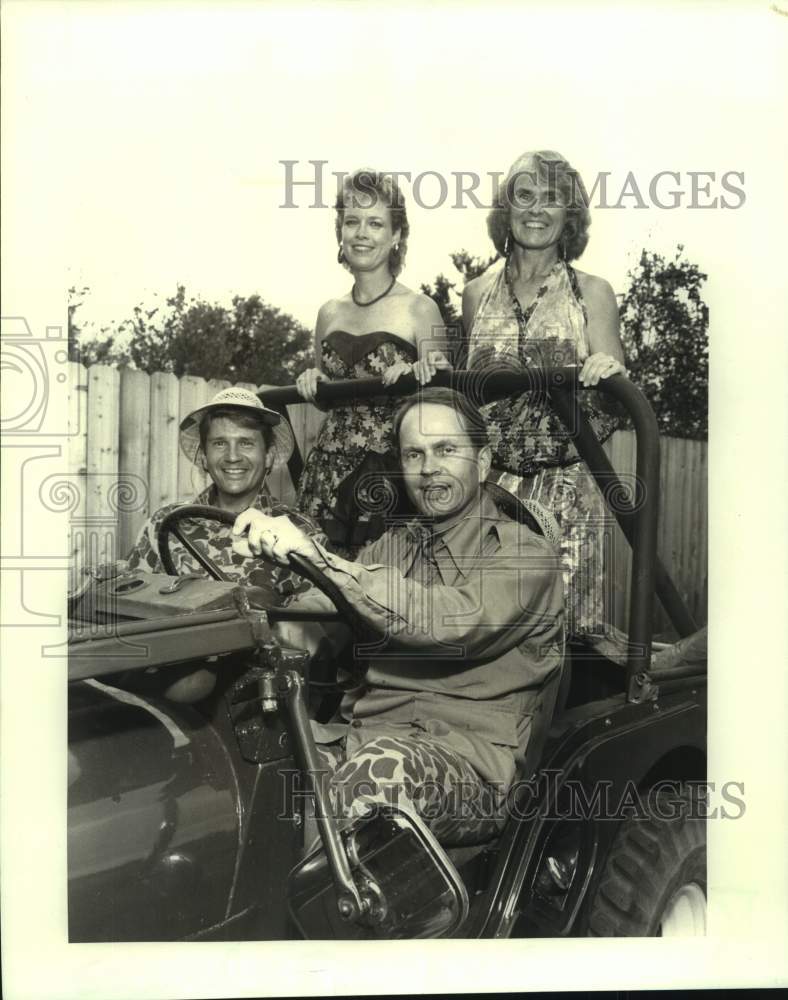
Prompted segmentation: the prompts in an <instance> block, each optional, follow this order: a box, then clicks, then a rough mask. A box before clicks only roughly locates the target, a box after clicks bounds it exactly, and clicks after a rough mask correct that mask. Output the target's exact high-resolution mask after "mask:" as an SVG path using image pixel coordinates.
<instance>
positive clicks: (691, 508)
mask: <svg viewBox="0 0 788 1000" xmlns="http://www.w3.org/2000/svg"><path fill="white" fill-rule="evenodd" d="M70 368H71V372H70V375H71V382H70V397H69V399H70V407H69V421H70V425H71V427H70V430H71V438H70V440H71V449H70V456H69V465H70V477H69V478H70V479H72V480H73V483H74V486H75V489H74V490H73V491H72V492H73V494H74V497H75V499H74V503H73V506H72V508H71V526H72V530H71V554H72V560H73V565H74V568H75V573H78V572H79V569H80V567H81V566H82V565H84V564H90V563H95V562H100V561H105V560H111V559H115V558H119V557H122V556H124V555H126V554H127V553H128V551H129V549H130V548H131V546H132V544H133V543H134V540H135V538H136V536H137V533H138V532H139V529H140V527H141V526H142V524H143V523H144V522H145V519H146V518H147V517H148V516H149V514H151V513H152V512H153V511H155V510H157V509H158V508H159V507H161V506H163V505H164V504H167V503H171V502H173V501H176V500H190V499H192V498H193V497H194V496H195V494H196V493H198V492H199V491H200V490H202V489H203V488H204V487H205V485H206V478H205V475H204V474H203V473H202V472H201V471H200V470H198V469H197V468H196V467H195V466H194V465H192V464H191V463H190V462H189V461H188V460H187V459H186V457H185V456H184V455H183V454H182V453H181V452H180V449H179V447H178V425H179V423H180V421H181V419H182V418H183V417H184V416H185V415H186V414H187V413H189V412H191V411H192V410H193V409H194V408H195V407H197V406H199V405H200V404H202V403H205V402H208V401H209V400H210V399H211V398H212V397H213V396H214V394H215V393H217V392H218V391H219V390H220V389H222V388H225V387H226V386H229V385H230V384H231V383H229V382H222V381H218V380H212V381H205V380H204V379H201V378H196V377H194V376H184V377H183V378H181V379H177V378H176V377H175V376H174V375H171V374H164V373H156V374H154V375H150V376H149V375H146V374H145V373H144V372H139V371H134V370H132V369H120V370H119V369H116V368H110V367H105V366H102V365H93V366H92V367H90V368H88V369H86V368H84V367H83V366H82V365H80V364H76V363H72V364H71V365H70ZM241 384H242V385H244V383H241ZM244 387H245V388H250V389H254V388H255V387H254V386H246V385H244ZM288 414H289V416H290V420H291V423H292V426H293V431H294V433H295V437H296V440H297V441H298V444H299V447H300V449H301V454H302V455H306V454H307V452H308V451H309V449H310V448H311V447H312V445H313V444H314V441H315V438H316V436H317V433H318V430H319V428H320V425H321V423H322V421H323V419H324V414H323V413H322V412H320V411H319V410H317V409H316V408H315V407H313V406H310V405H307V404H302V405H296V406H290V407H288ZM605 451H606V452H607V454H608V456H609V457H610V459H611V461H612V463H613V465H614V467H615V468H616V470H617V471H618V472H619V473H621V474H622V475H623V476H624V477H630V476H634V469H635V436H634V433H632V432H631V431H617V432H616V433H615V434H614V435H613V436H612V437H611V439H610V440H609V441H608V442H607V443H606V445H605ZM706 452H707V448H706V444H705V442H702V441H685V440H682V439H679V438H663V439H662V467H661V477H660V491H661V492H660V497H661V501H660V518H659V535H658V551H659V554H660V556H661V558H662V560H663V562H664V563H665V565H666V566H667V568H668V571H669V572H670V573H671V575H672V577H673V579H674V582H675V584H676V586H677V588H678V590H679V592H680V593H681V595H682V596H683V598H684V599H685V601H686V602H687V604H688V606H689V608H690V610H691V611H692V612H693V614H694V615H695V617H696V618H697V619H698V621H699V622H700V623H705V621H706V562H707V507H708V504H707V455H706ZM269 485H270V488H271V492H272V493H273V494H274V495H275V496H278V497H279V498H280V499H281V500H282V501H284V502H285V503H292V502H293V500H294V498H295V488H294V484H293V482H292V481H291V478H290V474H289V472H288V471H287V468H286V467H281V468H277V469H275V470H274V472H273V474H272V476H270V477H269ZM608 545H609V561H610V564H612V566H614V571H613V572H612V573H608V581H609V584H608V585H609V587H610V601H611V607H612V608H613V620H614V622H615V624H617V625H618V626H619V627H621V628H625V627H626V620H627V613H628V606H629V580H630V562H631V560H630V552H629V546H628V545H627V543H626V541H625V540H624V538H623V535H622V534H621V531H620V529H619V528H618V526H615V528H614V529H613V530H612V532H610V534H609V538H608ZM655 626H656V629H657V631H658V632H660V631H663V630H665V629H666V628H667V619H666V617H665V616H664V614H663V613H662V612H661V610H659V609H658V612H657V616H656V620H655Z"/></svg>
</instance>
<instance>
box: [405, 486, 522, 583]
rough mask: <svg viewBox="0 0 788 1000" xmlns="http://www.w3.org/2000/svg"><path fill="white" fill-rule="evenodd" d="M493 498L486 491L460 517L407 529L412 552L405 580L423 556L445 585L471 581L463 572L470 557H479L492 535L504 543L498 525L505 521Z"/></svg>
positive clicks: (418, 522) (416, 525)
mask: <svg viewBox="0 0 788 1000" xmlns="http://www.w3.org/2000/svg"><path fill="white" fill-rule="evenodd" d="M505 519H506V517H505V515H503V514H501V512H500V511H499V510H498V508H497V507H496V506H495V503H494V502H493V500H492V498H491V497H490V496H489V495H488V494H487V493H486V492H484V490H482V493H481V495H480V497H479V500H478V501H477V502H476V503H475V504H473V505H472V506H471V507H470V508H468V509H466V510H465V511H463V512H461V513H460V514H459V515H458V516H456V517H453V518H447V520H446V521H439V522H438V523H437V524H435V523H433V522H430V521H426V520H424V521H412V522H411V523H410V524H409V525H408V526H407V531H408V534H409V536H410V539H411V550H410V552H409V554H408V556H407V568H404V567H403V572H404V575H405V576H408V575H409V574H410V573H411V572H412V571H413V568H414V565H415V563H416V561H417V560H418V559H419V557H420V556H421V557H422V558H424V559H429V560H432V561H433V562H434V563H435V565H436V567H437V569H438V572H439V573H440V577H441V580H442V581H443V583H444V584H447V585H451V584H452V583H453V582H454V581H455V580H456V579H457V578H458V576H461V577H463V578H467V575H468V574H467V572H466V569H465V568H463V566H464V564H465V563H466V562H467V559H468V556H472V555H479V554H480V553H481V552H482V549H483V543H484V541H485V539H486V538H487V537H488V535H489V534H490V532H491V531H492V532H494V534H495V536H496V538H497V540H498V541H499V542H500V535H499V534H498V525H499V524H500V523H501V521H502V520H505Z"/></svg>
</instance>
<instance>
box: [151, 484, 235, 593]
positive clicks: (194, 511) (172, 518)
mask: <svg viewBox="0 0 788 1000" xmlns="http://www.w3.org/2000/svg"><path fill="white" fill-rule="evenodd" d="M195 518H199V519H202V520H204V521H218V522H219V524H227V525H229V526H230V527H232V525H234V524H235V518H236V515H235V514H231V513H230V511H228V510H222V509H221V507H210V506H208V505H207V504H198V503H193V504H187V505H186V506H185V507H176V508H175V510H171V511H170V513H169V514H167V516H166V517H165V518H164V520H163V521H162V522H161V525H160V526H159V531H158V534H157V536H156V546H157V548H158V550H159V558H160V559H161V562H162V566H164V570H165V572H166V573H167V575H168V576H178V571H177V570H176V568H175V563H174V562H173V559H172V553H171V552H170V535H175V537H176V538H177V539H178V541H179V542H180V543H181V545H182V546H183V547H184V548H185V549H186V551H187V552H188V553H189V555H191V556H192V557H193V558H194V559H196V560H197V562H198V563H199V564H200V566H202V568H203V569H204V570H205V572H206V573H207V574H208V575H209V576H211V577H213V579H214V580H224V581H225V582H228V581H229V577H228V576H227V575H226V574H225V573H223V572H222V571H221V570H220V569H219V567H218V566H217V565H216V563H215V562H214V561H213V559H211V557H210V556H208V555H206V554H205V553H204V552H201V551H200V550H199V549H198V548H197V546H196V545H195V544H194V543H193V542H190V541H189V539H188V538H187V537H186V535H185V534H184V533H183V532H182V531H181V529H180V523H181V521H186V520H194V519H195Z"/></svg>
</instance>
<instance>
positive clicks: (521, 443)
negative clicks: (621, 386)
mask: <svg viewBox="0 0 788 1000" xmlns="http://www.w3.org/2000/svg"><path fill="white" fill-rule="evenodd" d="M487 224H488V231H489V234H490V237H491V239H492V241H493V244H494V246H495V248H496V250H497V251H498V253H499V254H500V255H501V256H500V259H499V260H497V261H496V262H495V263H494V264H492V265H491V266H490V267H489V268H488V269H487V271H485V272H484V274H482V275H480V276H479V277H478V278H476V279H474V280H473V281H470V282H469V283H468V284H467V286H466V287H465V291H464V294H463V324H464V327H465V330H466V332H467V334H468V339H469V350H468V367H469V368H473V369H475V370H483V371H494V370H500V369H501V368H504V369H508V370H512V369H514V370H522V369H525V368H529V367H551V366H557V367H560V366H565V365H577V366H578V367H579V368H580V373H579V379H580V381H581V382H582V383H583V384H585V385H586V386H594V385H597V384H598V383H599V381H600V379H605V378H609V377H610V376H611V375H613V374H615V373H624V374H626V369H625V367H624V352H623V348H622V346H621V338H620V336H619V322H618V305H617V302H616V298H615V295H614V294H613V290H612V288H611V287H610V285H609V284H608V283H607V281H605V280H604V279H603V278H600V277H597V276H596V275H593V274H586V273H584V272H582V271H579V270H576V269H575V268H574V267H573V265H572V262H573V261H574V260H575V259H577V258H578V257H579V256H580V255H581V254H582V252H583V250H584V249H585V247H586V244H587V243H588V227H589V224H590V214H589V211H588V195H587V194H586V190H585V187H584V185H583V182H582V179H581V178H580V175H579V174H578V172H577V171H576V170H575V169H574V168H573V167H572V166H571V165H570V164H569V163H568V162H567V160H566V159H565V157H563V156H562V155H561V154H560V153H556V152H554V151H551V150H541V151H539V152H529V153H525V154H523V155H522V156H521V157H519V158H518V159H517V160H516V161H515V162H514V163H513V164H512V166H511V168H510V170H509V172H508V174H507V177H506V182H505V184H504V185H503V187H502V188H501V189H500V191H499V194H498V197H497V199H496V202H495V204H494V206H493V208H492V210H491V212H490V214H489V217H488V223H487ZM592 395H593V396H597V397H598V396H599V394H598V393H593V394H589V393H585V392H584V393H581V394H580V400H581V406H582V407H583V408H584V410H585V411H586V413H587V414H588V416H589V417H590V418H591V421H592V425H593V426H594V429H595V431H596V433H597V436H598V437H599V438H600V439H601V440H604V439H605V438H606V437H607V436H608V435H609V434H610V433H612V430H613V429H614V428H615V424H616V419H617V418H616V417H615V416H614V415H612V414H611V413H610V412H606V411H607V410H609V409H610V408H609V407H608V406H607V405H606V404H605V403H604V402H603V401H602V400H601V399H599V398H597V399H593V398H590V397H591V396H592ZM483 412H484V415H485V417H486V419H487V421H488V425H489V431H490V438H491V443H492V446H493V466H494V469H495V470H497V476H494V477H493V478H497V481H498V482H499V484H500V485H501V486H504V487H505V488H507V489H509V490H510V491H511V492H513V493H516V494H517V495H518V496H520V497H521V498H523V499H530V500H533V501H536V502H538V503H541V504H542V505H543V506H545V507H547V508H548V509H549V510H551V511H552V512H553V513H554V515H555V517H556V520H557V521H558V523H559V525H560V527H561V533H562V538H561V555H562V563H563V568H564V579H565V584H566V609H567V623H568V629H569V632H570V633H571V634H574V635H577V636H588V637H592V636H601V635H602V634H604V632H605V631H606V626H605V622H606V619H607V613H606V609H605V600H604V596H605V595H604V586H603V569H604V543H605V535H606V534H609V530H610V529H609V519H608V515H607V510H606V507H605V503H604V499H603V497H602V495H601V494H600V492H599V489H598V488H597V486H596V483H595V482H594V480H593V478H592V476H591V473H590V472H589V470H588V467H587V466H586V465H585V463H584V462H582V461H581V460H580V457H579V455H578V454H577V451H576V450H575V448H574V446H573V444H572V442H571V440H570V438H569V437H568V435H567V433H566V430H565V429H564V427H563V425H562V423H561V421H560V420H559V418H558V416H557V414H556V413H555V412H554V410H553V407H552V405H551V403H550V400H549V398H548V397H547V395H546V394H545V393H543V392H536V391H534V392H527V393H524V394H523V395H522V396H521V397H520V398H519V399H517V400H514V401H513V400H510V399H508V400H505V401H502V402H500V403H494V404H491V405H489V406H487V407H485V408H484V410H483Z"/></svg>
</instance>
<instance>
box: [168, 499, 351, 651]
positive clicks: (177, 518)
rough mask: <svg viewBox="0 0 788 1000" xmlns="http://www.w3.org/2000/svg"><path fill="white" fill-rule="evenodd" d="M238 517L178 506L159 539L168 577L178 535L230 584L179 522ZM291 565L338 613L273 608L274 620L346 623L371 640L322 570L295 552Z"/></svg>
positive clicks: (231, 520)
mask: <svg viewBox="0 0 788 1000" xmlns="http://www.w3.org/2000/svg"><path fill="white" fill-rule="evenodd" d="M236 516H237V515H236V514H232V513H230V511H227V510H222V509H221V507H210V506H208V505H206V504H187V505H186V506H184V507H176V508H175V510H172V511H170V513H169V514H167V516H166V517H165V518H164V520H163V521H162V522H161V525H160V526H159V531H158V534H157V536H156V544H157V547H158V550H159V557H160V559H161V562H162V565H163V566H164V569H165V571H166V572H167V574H168V575H169V576H178V571H177V570H176V569H175V563H174V561H173V558H172V553H171V551H170V535H175V537H176V538H177V539H178V541H179V542H180V543H181V545H182V546H183V547H184V548H185V549H186V551H187V552H189V554H190V555H192V556H193V557H194V558H195V559H196V560H197V562H198V563H199V564H200V566H202V568H203V569H204V570H205V572H206V573H208V574H209V576H212V577H213V579H214V580H224V581H225V582H229V577H228V576H227V575H226V574H225V573H223V572H222V570H221V569H219V567H218V566H217V565H216V563H215V562H214V561H213V559H211V558H210V556H208V555H206V554H205V553H204V552H201V551H200V550H199V549H198V548H197V546H196V545H195V544H194V543H193V542H191V541H190V540H189V539H188V537H187V536H186V535H185V534H184V533H183V531H182V530H181V529H180V523H181V521H185V520H194V519H195V518H197V519H203V520H210V521H218V522H219V523H220V524H226V525H228V526H230V527H232V525H233V524H235V519H236ZM289 562H290V566H291V568H292V569H293V570H294V571H295V572H296V573H298V574H299V576H302V577H304V578H305V579H306V580H309V582H310V583H311V584H313V585H314V586H315V587H317V589H318V590H320V591H322V592H323V593H324V594H325V595H326V597H328V598H330V600H331V601H332V603H333V605H334V607H335V608H336V613H333V612H314V611H307V610H304V611H297V610H292V611H291V610H288V609H287V608H277V609H274V608H271V609H269V610H270V614H271V618H272V619H276V620H289V621H296V620H301V621H344V622H345V623H346V624H348V625H349V626H350V627H351V628H352V629H353V631H354V632H355V633H356V635H359V636H361V635H363V636H364V637H365V638H366V637H370V629H369V626H367V625H366V623H364V622H363V621H362V619H361V618H360V617H359V615H358V613H357V612H356V610H355V609H354V607H353V606H352V604H350V602H349V601H348V600H347V598H346V597H345V595H344V594H343V593H342V591H341V590H340V588H339V587H338V586H337V585H336V584H335V583H334V581H333V580H331V579H330V578H329V577H327V576H326V574H325V573H323V571H322V570H319V569H317V568H316V567H314V566H313V565H312V564H311V563H310V562H309V561H308V560H306V559H304V558H303V556H299V555H296V554H295V553H294V554H292V555H291V556H290V560H289ZM261 563H262V564H264V565H266V566H276V567H277V568H278V565H279V564H278V563H272V562H271V561H270V560H267V559H262V558H261Z"/></svg>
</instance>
